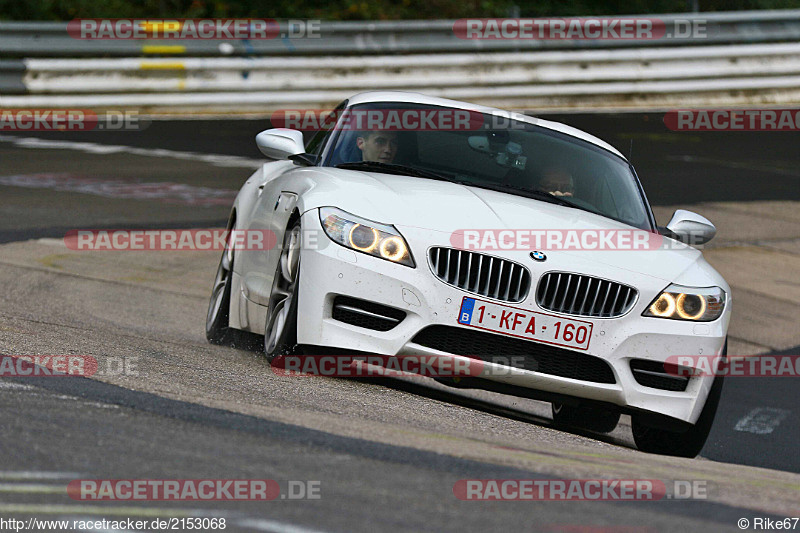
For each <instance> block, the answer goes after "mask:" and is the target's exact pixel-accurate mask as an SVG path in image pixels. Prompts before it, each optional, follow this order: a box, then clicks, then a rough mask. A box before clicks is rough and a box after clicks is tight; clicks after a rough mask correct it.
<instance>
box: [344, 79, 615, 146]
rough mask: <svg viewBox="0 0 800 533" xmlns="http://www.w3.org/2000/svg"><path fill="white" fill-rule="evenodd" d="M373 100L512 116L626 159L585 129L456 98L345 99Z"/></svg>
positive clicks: (389, 94)
mask: <svg viewBox="0 0 800 533" xmlns="http://www.w3.org/2000/svg"><path fill="white" fill-rule="evenodd" d="M375 102H406V103H415V104H427V105H435V106H441V107H453V108H458V109H466V110H468V111H476V112H478V113H486V114H489V115H500V116H503V117H508V118H513V119H514V120H518V121H520V122H526V123H528V124H533V125H536V126H540V127H542V128H547V129H549V130H553V131H557V132H560V133H564V134H566V135H570V136H572V137H576V138H578V139H581V140H583V141H586V142H589V143H592V144H594V145H596V146H599V147H600V148H603V149H604V150H608V151H609V152H611V153H613V154H614V155H616V156H618V157H621V158H622V159H624V160H625V161H627V159H626V158H625V156H623V155H622V154H621V153H620V152H619V151H618V150H617V149H616V148H614V147H613V146H611V145H610V144H608V143H607V142H605V141H603V140H602V139H598V138H597V137H595V136H594V135H590V134H588V133H586V132H585V131H581V130H579V129H577V128H573V127H572V126H567V125H566V124H562V123H560V122H553V121H550V120H544V119H541V118H537V117H531V116H528V115H523V114H521V113H516V112H513V111H506V110H503V109H498V108H496V107H487V106H482V105H478V104H472V103H468V102H460V101H458V100H450V99H448V98H438V97H435V96H428V95H426V94H422V93H415V92H410V91H367V92H363V93H358V94H356V95H355V96H353V97H351V98H349V99H348V101H347V105H348V107H349V106H352V105H356V104H368V103H375Z"/></svg>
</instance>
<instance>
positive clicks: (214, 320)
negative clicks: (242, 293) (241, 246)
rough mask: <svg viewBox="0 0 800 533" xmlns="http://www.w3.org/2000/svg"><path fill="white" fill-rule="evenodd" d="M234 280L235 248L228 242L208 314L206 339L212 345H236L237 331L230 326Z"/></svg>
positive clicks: (221, 259) (223, 252)
mask: <svg viewBox="0 0 800 533" xmlns="http://www.w3.org/2000/svg"><path fill="white" fill-rule="evenodd" d="M232 278H233V248H231V247H230V241H228V242H226V243H225V249H224V250H223V251H222V258H220V260H219V266H218V267H217V275H216V277H215V278H214V286H213V287H212V289H211V299H210V300H209V302H208V312H207V313H206V339H207V340H208V342H210V343H212V344H222V345H226V346H233V345H234V344H235V340H236V330H234V329H233V328H231V327H230V326H229V318H230V316H229V315H230V308H231V286H232Z"/></svg>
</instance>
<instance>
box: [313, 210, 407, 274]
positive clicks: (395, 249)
mask: <svg viewBox="0 0 800 533" xmlns="http://www.w3.org/2000/svg"><path fill="white" fill-rule="evenodd" d="M319 219H320V221H321V222H322V227H323V229H324V230H325V233H326V234H327V235H328V237H330V238H331V240H333V241H334V242H337V243H339V244H341V245H342V246H346V247H348V248H350V249H353V250H356V251H357V252H362V253H365V254H368V255H372V256H375V257H380V258H381V259H386V260H387V261H391V262H393V263H400V264H401V265H406V266H410V267H412V268H414V266H415V265H414V259H413V258H412V257H411V252H410V251H409V249H408V245H407V244H406V241H405V239H404V238H403V236H402V235H400V232H398V231H397V230H396V229H395V228H394V226H390V225H387V224H381V223H379V222H373V221H371V220H366V219H363V218H361V217H357V216H355V215H351V214H350V213H348V212H346V211H342V210H341V209H336V208H335V207H323V208H321V209H320V210H319Z"/></svg>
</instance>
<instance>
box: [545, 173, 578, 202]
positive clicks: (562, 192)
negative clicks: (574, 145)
mask: <svg viewBox="0 0 800 533" xmlns="http://www.w3.org/2000/svg"><path fill="white" fill-rule="evenodd" d="M539 190H542V191H544V192H549V193H550V194H552V195H553V196H572V195H573V194H574V193H575V182H574V180H573V179H572V175H571V174H570V173H569V172H567V171H566V170H564V169H561V168H548V169H547V170H545V171H544V174H543V175H542V178H541V179H540V180H539Z"/></svg>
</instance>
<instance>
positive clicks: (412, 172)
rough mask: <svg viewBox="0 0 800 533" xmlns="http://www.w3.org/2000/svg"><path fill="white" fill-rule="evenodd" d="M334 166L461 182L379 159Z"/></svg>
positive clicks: (428, 171)
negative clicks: (382, 161)
mask: <svg viewBox="0 0 800 533" xmlns="http://www.w3.org/2000/svg"><path fill="white" fill-rule="evenodd" d="M336 168H343V169H345V170H373V171H375V172H384V173H386V174H399V175H401V176H416V177H418V178H428V179H432V180H441V181H449V182H451V183H462V182H460V181H458V180H455V179H452V178H448V177H447V176H443V175H441V174H437V173H436V172H431V171H430V170H422V169H419V168H414V167H409V166H406V165H397V164H395V163H381V162H380V161H355V162H353V163H340V164H338V165H336Z"/></svg>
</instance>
